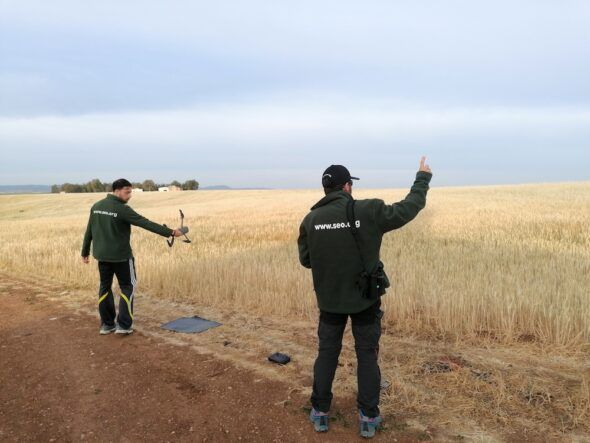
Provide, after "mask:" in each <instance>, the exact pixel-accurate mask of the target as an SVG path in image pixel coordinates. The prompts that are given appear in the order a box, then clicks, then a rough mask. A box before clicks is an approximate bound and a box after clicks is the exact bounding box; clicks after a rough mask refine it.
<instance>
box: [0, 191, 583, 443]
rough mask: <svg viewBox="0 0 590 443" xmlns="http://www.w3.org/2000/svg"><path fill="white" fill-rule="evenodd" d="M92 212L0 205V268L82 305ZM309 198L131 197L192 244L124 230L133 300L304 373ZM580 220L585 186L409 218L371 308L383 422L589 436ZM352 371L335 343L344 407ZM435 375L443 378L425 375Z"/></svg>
mask: <svg viewBox="0 0 590 443" xmlns="http://www.w3.org/2000/svg"><path fill="white" fill-rule="evenodd" d="M405 192H406V191H405V190H375V191H369V190H359V189H357V190H355V196H356V197H357V198H368V197H379V198H383V199H385V200H386V201H388V202H392V201H397V200H399V199H401V198H402V197H403V196H404V195H405ZM100 197H101V196H100V195H91V194H82V195H73V194H72V195H37V196H35V195H27V196H0V240H2V241H1V243H0V257H1V258H0V267H1V268H2V269H3V270H4V271H5V272H8V273H10V274H13V275H37V274H40V275H42V276H44V277H46V278H50V279H52V280H53V281H55V282H59V283H60V284H63V285H64V286H66V287H75V288H78V289H80V290H83V292H85V293H90V292H92V291H94V290H95V287H96V285H97V275H96V274H97V273H96V269H95V267H94V266H89V267H85V266H83V265H82V264H81V262H80V259H79V249H80V246H81V241H82V235H83V231H84V227H85V223H86V218H87V214H88V210H89V208H90V206H91V204H92V203H93V202H94V201H96V200H97V199H98V198H100ZM320 197H321V195H320V193H319V192H318V191H207V192H204V191H196V192H182V193H177V194H172V193H171V194H161V193H144V194H140V195H137V196H134V198H133V200H132V201H131V205H132V206H133V207H134V208H135V209H136V210H138V212H140V213H142V214H143V215H145V216H147V217H148V218H151V219H153V220H155V221H158V222H162V223H167V224H168V225H175V224H176V222H177V213H178V208H182V209H183V210H184V212H185V214H186V216H187V219H186V222H187V224H188V225H189V226H190V227H191V234H192V239H193V244H192V245H185V244H182V243H178V244H177V245H175V246H174V248H173V249H172V250H170V249H169V248H168V247H167V245H166V244H165V242H164V239H163V238H162V237H158V236H155V235H153V234H150V233H147V232H142V231H139V230H135V231H134V234H133V247H134V251H135V254H136V257H137V267H138V276H139V280H140V290H142V291H147V292H149V293H150V294H152V296H154V297H158V298H163V299H167V300H170V301H176V302H184V303H190V304H192V305H199V306H203V307H207V308H210V309H216V310H218V311H219V312H223V313H225V314H224V315H227V316H231V315H234V316H235V315H240V314H243V315H246V316H248V317H250V318H251V317H252V316H254V317H257V316H258V317H261V318H265V319H268V320H269V321H272V322H274V323H273V324H274V325H275V326H276V325H277V324H282V325H283V326H282V328H283V329H284V330H285V334H287V335H288V336H290V337H291V338H292V339H294V340H295V341H299V340H300V341H301V347H302V348H303V347H305V346H309V353H308V354H309V355H306V356H305V357H304V358H303V357H302V360H303V361H305V362H306V363H309V364H311V361H312V359H313V352H314V345H313V344H310V343H313V342H312V340H313V333H314V331H313V322H314V321H315V318H316V315H317V313H316V307H315V298H314V294H313V290H312V286H311V276H310V275H309V272H308V271H307V270H305V269H303V268H301V267H300V266H299V264H298V260H297V248H296V244H295V240H296V235H297V228H298V226H299V222H300V220H301V219H302V217H303V216H304V215H305V214H306V212H307V210H308V208H309V207H310V206H311V205H312V204H313V203H315V201H316V200H317V199H319V198H320ZM589 221H590V183H575V184H546V185H527V186H506V187H478V188H448V189H436V188H435V189H433V190H431V192H430V194H429V200H428V205H427V208H426V209H425V210H424V211H423V212H422V213H421V214H420V215H419V216H418V218H417V219H416V220H415V221H414V222H412V223H411V224H410V225H408V226H407V227H405V228H403V229H401V230H399V231H397V232H393V233H391V234H388V235H387V236H386V237H385V239H384V243H383V249H382V259H383V261H384V262H385V264H386V269H387V270H388V274H389V275H390V277H391V280H392V286H393V287H392V290H390V294H389V295H388V296H387V297H385V298H384V302H385V306H386V316H385V320H386V322H385V324H386V333H385V334H384V337H383V346H384V349H388V350H390V352H386V353H384V354H383V355H382V370H383V373H384V375H385V376H387V377H388V378H389V379H391V380H392V381H393V387H392V390H391V398H385V399H384V402H383V406H384V411H385V412H387V413H389V414H391V415H400V414H401V416H403V417H405V418H404V419H406V418H407V419H408V420H409V421H408V423H411V422H412V420H413V419H416V418H417V417H420V418H421V420H424V419H425V418H428V419H427V420H426V421H428V422H430V423H435V424H436V425H438V426H445V421H444V420H443V415H445V414H442V415H441V412H440V411H441V410H445V411H447V412H448V414H446V415H445V416H446V417H447V419H448V421H449V422H453V423H454V426H455V429H459V428H460V426H459V424H460V423H461V420H463V426H464V428H463V429H459V430H458V431H457V432H458V433H460V434H461V435H464V436H467V437H469V436H471V437H472V438H475V437H476V434H477V432H476V430H477V429H478V428H482V429H488V431H489V430H490V429H496V428H497V429H502V428H503V427H507V428H506V429H512V430H514V429H523V428H529V429H546V430H548V432H552V433H553V434H551V435H556V436H557V437H556V438H559V435H566V434H568V435H575V434H576V433H580V435H582V437H581V438H582V439H583V438H584V437H583V435H585V436H588V433H589V432H590V428H589V425H588V424H587V423H588V419H589V418H590V393H589V384H590V366H589V365H588V363H587V362H588V359H589V357H590V346H589V340H590V296H589V294H590V230H589V229H588V224H589ZM285 320H289V321H288V322H286V321H285ZM295 322H297V323H295ZM295 324H298V325H300V326H301V325H311V326H312V327H311V328H310V330H309V331H307V332H306V333H305V334H302V335H301V336H299V335H298V334H294V333H293V327H294V326H293V327H291V328H290V327H288V326H289V325H295ZM238 329H239V328H238ZM237 333H239V332H237ZM269 334H270V336H272V331H271V332H269ZM244 336H245V337H246V336H247V332H246V331H244ZM256 336H260V334H256ZM244 340H245V341H246V342H247V343H248V346H250V347H252V346H255V344H254V339H249V340H246V339H245V338H244ZM286 341H287V337H285V338H284V342H286ZM298 349H299V348H298ZM299 351H300V349H299ZM307 360H309V362H308V361H307ZM353 361H354V355H353V351H352V348H351V347H350V343H348V347H345V351H344V354H343V359H342V362H343V368H341V369H340V370H339V372H338V382H339V384H338V386H341V387H342V389H343V390H344V392H353V391H354V377H351V375H354V364H353ZM437 361H442V362H443V363H442V366H441V363H439V364H437V363H436V362H437ZM448 362H450V363H452V364H451V365H450V368H451V369H452V370H450V371H448V372H444V371H443V372H440V373H439V372H437V369H436V368H439V369H440V368H441V367H442V368H443V369H444V367H445V366H444V365H445V364H447V363H448ZM433 365H434V366H433ZM453 365H456V366H453ZM433 368H434V370H433ZM338 389H340V388H338ZM400 411H401V412H400ZM427 431H428V429H426V430H425V432H426V433H427ZM459 431H461V432H459ZM493 434H494V433H490V432H488V433H487V434H486V433H485V432H484V433H482V435H488V436H490V435H493ZM425 435H427V434H425ZM502 435H504V438H507V437H506V435H507V434H502ZM548 435H549V434H548ZM515 438H516V439H518V435H516V436H515ZM580 441H581V440H580Z"/></svg>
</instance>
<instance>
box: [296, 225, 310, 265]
mask: <svg viewBox="0 0 590 443" xmlns="http://www.w3.org/2000/svg"><path fill="white" fill-rule="evenodd" d="M297 246H298V247H299V262H300V263H301V265H302V266H304V267H306V268H308V269H311V259H310V258H309V248H308V246H307V231H306V230H305V225H304V224H303V223H301V226H299V238H298V239H297Z"/></svg>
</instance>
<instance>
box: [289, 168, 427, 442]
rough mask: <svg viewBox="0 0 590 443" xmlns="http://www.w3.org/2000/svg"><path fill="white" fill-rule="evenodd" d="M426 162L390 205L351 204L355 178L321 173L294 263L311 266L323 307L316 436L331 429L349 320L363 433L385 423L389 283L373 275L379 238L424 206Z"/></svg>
mask: <svg viewBox="0 0 590 443" xmlns="http://www.w3.org/2000/svg"><path fill="white" fill-rule="evenodd" d="M425 160H426V158H425V157H422V159H421V160H420V169H419V171H418V173H417V174H416V180H415V182H414V185H413V186H412V188H411V190H410V193H409V194H408V195H407V196H406V198H405V199H403V200H402V201H400V202H397V203H393V204H391V205H388V204H385V203H384V202H383V200H379V199H368V200H354V199H353V198H352V180H358V179H357V178H356V177H351V176H350V173H349V172H348V169H346V168H345V167H344V166H341V165H332V166H330V167H329V168H328V169H326V171H325V172H324V175H323V176H322V185H323V187H324V192H325V194H326V195H325V197H324V198H322V199H321V200H320V201H319V202H317V203H316V204H315V205H314V206H313V207H312V208H311V212H309V214H307V216H306V217H305V218H304V219H303V222H302V223H301V226H300V228H299V238H298V241H297V243H298V247H299V261H300V262H301V264H302V265H303V266H305V267H306V268H311V271H312V277H313V286H314V290H315V292H316V297H317V302H318V307H319V309H320V319H319V326H318V337H319V352H318V356H317V359H316V361H315V365H314V382H313V392H312V395H311V403H312V406H313V408H312V410H311V414H310V419H311V421H312V422H313V424H314V428H315V430H316V431H318V432H326V431H327V430H328V421H329V420H328V411H329V409H330V404H331V401H332V382H333V380H334V374H335V373H336V367H337V365H338V357H339V355H340V351H341V349H342V336H343V333H344V328H345V327H346V322H347V319H348V316H350V317H351V321H352V333H353V336H354V340H355V350H356V355H357V366H358V369H357V377H358V397H357V406H358V408H359V415H360V418H359V420H360V432H361V436H363V437H372V436H373V435H375V431H376V430H377V429H378V428H379V425H380V423H381V421H382V419H381V416H380V414H379V391H380V385H381V373H380V371H379V365H378V362H377V358H378V352H379V339H380V337H381V317H382V316H383V312H382V311H381V309H380V307H381V300H380V295H379V294H382V293H384V292H385V289H384V288H385V287H387V286H388V284H389V283H388V281H387V279H386V277H385V279H381V280H375V279H371V278H370V275H371V274H373V275H378V274H379V273H378V271H379V270H380V269H382V263H381V262H380V260H379V252H380V248H381V240H382V237H383V234H385V233H386V232H389V231H392V230H394V229H398V228H401V227H402V226H404V225H405V224H406V223H408V222H410V221H411V220H412V219H413V218H414V217H416V215H417V214H418V212H420V211H421V210H422V209H423V208H424V206H425V205H426V193H427V191H428V188H429V183H430V179H431V178H432V172H431V170H430V167H429V166H428V165H427V164H425ZM351 224H352V226H351ZM381 275H382V274H381ZM374 282H378V284H375V283H374ZM379 285H380V286H381V287H380V286H379ZM372 286H374V287H375V288H376V289H375V291H372V292H371V291H369V290H368V288H370V287H372Z"/></svg>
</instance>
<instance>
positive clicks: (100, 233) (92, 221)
mask: <svg viewBox="0 0 590 443" xmlns="http://www.w3.org/2000/svg"><path fill="white" fill-rule="evenodd" d="M131 225H135V226H139V227H140V228H143V229H147V230H148V231H151V232H155V233H156V234H160V235H162V236H164V237H169V236H170V235H172V232H173V231H172V229H170V228H167V227H166V226H162V225H159V224H157V223H154V222H152V221H150V220H148V219H147V218H145V217H142V216H141V215H139V214H138V213H137V212H135V211H134V210H133V209H131V208H130V207H129V206H127V203H125V202H124V201H123V200H121V199H120V198H119V197H117V196H115V195H113V194H108V195H107V196H106V198H104V199H102V200H100V201H98V202H96V203H95V204H94V205H93V206H92V208H91V209H90V218H89V219H88V226H87V227H86V234H84V242H83V244H82V257H87V256H88V255H89V254H90V243H93V246H92V255H93V256H94V258H95V259H97V260H98V261H110V262H120V261H127V260H129V259H130V258H131V257H132V256H133V253H132V252H131V244H130V243H129V239H130V237H131Z"/></svg>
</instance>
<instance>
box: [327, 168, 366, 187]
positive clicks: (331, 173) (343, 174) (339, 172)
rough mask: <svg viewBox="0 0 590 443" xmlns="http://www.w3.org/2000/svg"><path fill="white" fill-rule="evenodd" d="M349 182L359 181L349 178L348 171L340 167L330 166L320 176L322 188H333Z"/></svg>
mask: <svg viewBox="0 0 590 443" xmlns="http://www.w3.org/2000/svg"><path fill="white" fill-rule="evenodd" d="M350 180H359V178H358V177H351V176H350V172H348V169H346V168H345V167H344V166H342V165H331V166H330V167H329V168H328V169H326V170H325V171H324V174H323V175H322V186H323V187H324V188H335V187H336V186H342V185H344V184H346V183H348V182H349V181H350Z"/></svg>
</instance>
